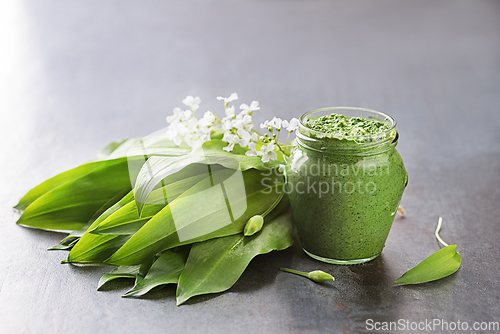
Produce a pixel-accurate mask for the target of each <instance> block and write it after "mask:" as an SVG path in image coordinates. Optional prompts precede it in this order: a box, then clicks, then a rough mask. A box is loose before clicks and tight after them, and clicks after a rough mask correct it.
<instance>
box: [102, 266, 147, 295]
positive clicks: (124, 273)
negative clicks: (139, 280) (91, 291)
mask: <svg viewBox="0 0 500 334" xmlns="http://www.w3.org/2000/svg"><path fill="white" fill-rule="evenodd" d="M139 267H140V266H132V267H118V268H116V269H113V270H112V271H111V272H110V273H109V274H104V275H103V276H102V277H101V279H100V280H99V284H98V285H97V290H100V289H101V288H102V287H103V286H104V285H105V284H106V283H108V282H110V281H112V280H114V279H117V278H135V277H136V276H137V274H138V273H139Z"/></svg>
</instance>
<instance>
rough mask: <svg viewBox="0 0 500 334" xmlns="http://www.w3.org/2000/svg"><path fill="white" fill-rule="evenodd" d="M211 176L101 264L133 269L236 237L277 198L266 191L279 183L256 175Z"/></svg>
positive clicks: (225, 172) (228, 173)
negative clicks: (183, 248)
mask: <svg viewBox="0 0 500 334" xmlns="http://www.w3.org/2000/svg"><path fill="white" fill-rule="evenodd" d="M211 175H212V178H211V179H210V182H208V181H207V180H204V181H201V182H199V183H198V184H197V185H196V186H194V187H192V188H191V189H189V191H187V192H185V193H184V194H182V195H181V196H179V197H178V198H176V199H175V200H174V201H173V202H171V203H170V204H169V205H167V206H166V207H165V208H163V209H162V210H161V211H160V212H158V213H157V214H156V215H155V216H154V217H153V218H151V219H150V220H149V221H148V222H147V223H146V224H145V225H144V226H143V227H142V228H141V229H140V230H139V231H138V232H137V233H135V234H134V235H133V236H132V238H130V240H129V241H127V243H126V244H125V245H123V247H122V248H120V249H119V250H118V251H117V252H116V253H115V254H113V256H112V257H111V258H110V259H108V260H106V263H109V264H117V265H126V266H130V265H136V264H138V263H141V262H142V261H144V259H147V258H149V257H151V256H152V255H153V254H156V253H158V252H161V251H164V250H167V249H170V248H173V247H176V246H180V245H185V244H189V243H193V242H200V241H204V240H208V239H211V238H216V237H222V236H227V235H232V234H236V233H240V232H242V231H243V228H244V226H245V224H246V222H247V220H248V219H250V217H252V216H254V215H256V214H261V213H263V212H264V211H266V209H268V208H269V207H270V206H271V205H272V204H273V203H274V201H275V200H276V198H277V197H278V196H279V193H278V192H277V191H276V190H275V189H274V190H273V191H270V185H274V184H275V183H279V182H280V181H282V180H281V177H280V176H277V175H275V173H271V175H270V176H263V175H261V172H260V171H258V170H255V169H251V170H247V171H245V172H242V173H240V172H239V171H234V170H227V169H225V170H221V171H218V172H215V173H212V174H211ZM266 175H267V174H266ZM174 217H175V219H174Z"/></svg>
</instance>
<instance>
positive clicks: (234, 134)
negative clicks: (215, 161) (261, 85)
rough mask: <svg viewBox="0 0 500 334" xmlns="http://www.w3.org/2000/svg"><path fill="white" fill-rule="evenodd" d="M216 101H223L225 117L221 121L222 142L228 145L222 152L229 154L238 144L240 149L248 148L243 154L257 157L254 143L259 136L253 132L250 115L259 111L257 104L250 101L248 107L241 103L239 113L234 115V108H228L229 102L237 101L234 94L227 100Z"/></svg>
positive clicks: (220, 98)
mask: <svg viewBox="0 0 500 334" xmlns="http://www.w3.org/2000/svg"><path fill="white" fill-rule="evenodd" d="M217 99H218V100H223V101H224V103H225V104H224V108H225V111H226V117H224V118H223V119H222V121H221V123H222V124H221V129H222V130H223V131H224V136H223V137H222V140H223V141H225V142H226V143H228V144H229V145H228V146H226V147H224V148H223V150H224V151H226V152H231V151H232V150H233V149H234V145H235V144H239V145H240V146H241V147H242V148H246V147H248V148H249V150H248V151H247V152H246V153H245V154H246V155H250V156H252V155H254V156H255V155H257V152H256V151H255V143H256V142H257V141H258V140H259V136H258V135H257V133H256V132H254V127H253V122H252V113H253V112H254V111H256V110H260V107H259V102H257V101H252V103H250V105H248V104H245V103H242V104H241V105H240V109H241V111H240V113H239V114H237V115H236V114H235V108H234V106H229V103H230V102H232V101H234V100H236V99H238V95H237V94H236V93H232V94H231V96H229V97H227V98H226V97H222V96H219V97H217Z"/></svg>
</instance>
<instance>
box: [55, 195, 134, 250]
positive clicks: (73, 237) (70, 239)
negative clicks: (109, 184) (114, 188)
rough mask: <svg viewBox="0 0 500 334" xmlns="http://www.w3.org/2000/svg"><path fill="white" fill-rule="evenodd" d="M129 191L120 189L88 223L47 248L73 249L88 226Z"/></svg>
mask: <svg viewBox="0 0 500 334" xmlns="http://www.w3.org/2000/svg"><path fill="white" fill-rule="evenodd" d="M126 194H127V192H123V191H120V192H119V193H118V194H116V195H115V196H113V197H112V198H110V199H109V200H108V201H107V202H106V203H104V204H103V205H102V206H101V208H100V209H99V210H97V211H96V212H95V213H94V215H93V216H92V218H90V220H89V221H88V223H87V224H86V225H85V226H83V227H82V228H80V229H78V230H75V231H73V232H71V233H70V234H69V235H68V236H66V237H65V238H64V239H63V240H61V241H60V242H59V244H57V245H55V246H52V247H50V248H48V249H47V250H69V249H71V248H72V247H73V246H74V245H75V244H76V243H77V242H78V240H80V238H81V237H82V236H83V235H84V234H85V232H87V230H88V228H89V227H90V226H91V225H92V223H93V222H94V221H95V220H96V219H97V218H98V217H99V216H100V215H102V214H103V213H104V212H106V210H108V209H109V208H110V207H112V206H113V205H114V204H116V203H117V202H118V201H119V200H120V199H121V198H123V196H125V195H126Z"/></svg>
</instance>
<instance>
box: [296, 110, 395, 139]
mask: <svg viewBox="0 0 500 334" xmlns="http://www.w3.org/2000/svg"><path fill="white" fill-rule="evenodd" d="M341 110H352V111H360V112H368V113H372V114H375V115H378V116H381V117H383V118H384V119H383V120H381V119H380V118H378V117H375V116H373V117H372V119H375V120H378V121H381V122H385V123H386V122H387V121H388V122H390V123H389V124H388V125H390V127H389V129H387V130H385V131H383V132H380V133H377V134H376V135H371V134H368V135H357V136H350V137H349V138H346V137H342V138H339V137H337V136H333V135H332V134H331V133H327V132H322V131H318V130H314V129H311V128H310V127H308V126H307V125H306V121H307V120H308V118H307V117H308V116H310V115H311V114H313V113H317V112H321V111H331V113H336V112H335V111H341ZM337 114H341V115H344V114H343V113H341V112H339V113H337ZM299 123H300V125H301V126H302V127H304V128H306V129H307V131H308V132H309V134H314V135H315V136H316V137H317V138H336V139H344V138H346V139H349V140H353V141H356V142H361V141H363V140H364V139H367V138H370V139H371V138H373V137H374V136H375V137H379V136H381V137H385V138H387V137H391V133H394V132H395V131H394V130H395V128H396V125H397V123H396V120H395V119H394V118H393V117H392V116H390V115H388V114H386V113H383V112H380V111H377V110H372V109H367V108H359V107H326V108H320V109H315V110H312V111H308V112H306V113H305V114H303V115H302V116H300V118H299ZM386 124H387V123H386ZM309 134H308V135H309Z"/></svg>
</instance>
